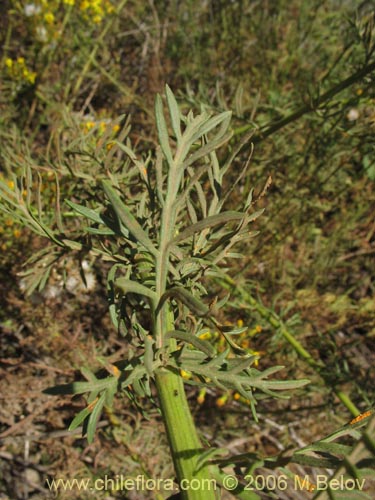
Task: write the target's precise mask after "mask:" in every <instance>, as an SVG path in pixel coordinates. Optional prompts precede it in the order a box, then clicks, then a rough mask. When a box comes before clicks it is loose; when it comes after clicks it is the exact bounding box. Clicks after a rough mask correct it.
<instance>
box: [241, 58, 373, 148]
mask: <svg viewBox="0 0 375 500" xmlns="http://www.w3.org/2000/svg"><path fill="white" fill-rule="evenodd" d="M374 70H375V62H372V63H371V64H367V65H366V66H364V67H363V68H361V69H360V70H358V71H356V72H355V73H353V74H352V75H350V76H349V77H348V78H346V79H345V80H343V81H341V82H339V83H338V84H337V85H334V86H333V87H332V88H330V89H329V90H328V91H327V92H325V93H324V94H322V95H320V96H318V97H317V98H316V99H311V101H310V102H309V103H307V104H304V105H303V106H301V107H300V108H298V109H297V110H296V111H294V112H293V113H291V114H289V115H288V116H286V117H285V118H281V119H280V120H276V121H275V122H273V123H272V122H271V123H270V124H267V125H265V126H264V127H262V128H261V129H260V130H259V131H257V132H255V134H254V135H253V137H252V139H251V142H252V144H257V143H258V142H262V141H263V140H264V139H266V138H267V137H269V136H270V135H272V134H273V133H275V132H277V131H278V130H280V129H281V128H283V127H285V126H286V125H289V124H290V123H293V122H294V121H296V120H298V119H299V118H301V116H303V115H305V114H307V113H310V112H311V111H317V110H318V109H319V108H320V106H321V105H322V104H324V103H325V102H328V101H329V100H330V99H332V97H334V96H335V95H337V94H339V93H340V92H342V91H343V90H345V89H346V88H348V87H350V86H351V85H353V83H355V82H357V81H359V80H361V79H362V78H364V77H365V76H367V75H369V74H370V73H372V72H373V71H374ZM253 127H254V126H253V125H250V124H249V125H243V126H242V127H238V128H237V129H236V130H235V131H234V135H238V134H242V133H244V132H247V131H248V130H250V129H252V128H253Z"/></svg>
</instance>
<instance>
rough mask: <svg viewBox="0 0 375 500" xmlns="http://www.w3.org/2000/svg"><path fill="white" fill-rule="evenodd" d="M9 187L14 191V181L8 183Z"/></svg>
mask: <svg viewBox="0 0 375 500" xmlns="http://www.w3.org/2000/svg"><path fill="white" fill-rule="evenodd" d="M7 184H8V187H9V188H10V189H14V182H13V181H7Z"/></svg>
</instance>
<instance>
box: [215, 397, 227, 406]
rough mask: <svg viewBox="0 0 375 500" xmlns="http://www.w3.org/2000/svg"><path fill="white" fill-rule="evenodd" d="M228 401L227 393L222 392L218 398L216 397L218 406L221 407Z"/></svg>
mask: <svg viewBox="0 0 375 500" xmlns="http://www.w3.org/2000/svg"><path fill="white" fill-rule="evenodd" d="M227 401H228V395H227V394H224V395H223V396H221V397H220V398H218V399H217V400H216V406H218V407H219V408H221V407H222V406H224V405H225V403H226V402H227Z"/></svg>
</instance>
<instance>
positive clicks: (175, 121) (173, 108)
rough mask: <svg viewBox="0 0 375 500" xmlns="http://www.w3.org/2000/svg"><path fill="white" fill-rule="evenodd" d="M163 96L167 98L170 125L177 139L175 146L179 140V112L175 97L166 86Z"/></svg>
mask: <svg viewBox="0 0 375 500" xmlns="http://www.w3.org/2000/svg"><path fill="white" fill-rule="evenodd" d="M165 95H166V96H167V103H168V108H169V114H170V116H171V124H172V129H173V132H174V134H175V136H176V139H177V144H178V143H179V142H180V140H181V126H180V110H179V108H178V104H177V101H176V98H175V96H174V95H173V92H172V90H171V89H170V87H169V86H168V85H166V86H165Z"/></svg>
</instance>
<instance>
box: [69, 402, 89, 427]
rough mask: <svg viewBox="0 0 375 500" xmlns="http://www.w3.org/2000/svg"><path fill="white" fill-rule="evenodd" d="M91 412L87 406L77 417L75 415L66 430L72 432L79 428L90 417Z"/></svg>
mask: <svg viewBox="0 0 375 500" xmlns="http://www.w3.org/2000/svg"><path fill="white" fill-rule="evenodd" d="M91 411H92V410H91V408H90V406H87V407H86V408H84V409H83V410H82V411H80V412H79V413H78V415H76V416H75V417H74V419H73V420H72V422H71V424H70V425H69V427H68V430H69V431H74V429H77V427H78V426H80V425H81V423H82V422H83V421H84V420H85V419H86V418H87V417H88V416H89V415H90V413H91Z"/></svg>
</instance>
